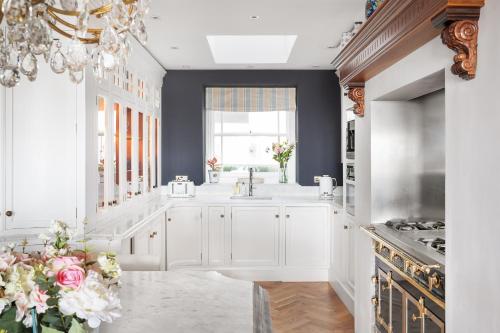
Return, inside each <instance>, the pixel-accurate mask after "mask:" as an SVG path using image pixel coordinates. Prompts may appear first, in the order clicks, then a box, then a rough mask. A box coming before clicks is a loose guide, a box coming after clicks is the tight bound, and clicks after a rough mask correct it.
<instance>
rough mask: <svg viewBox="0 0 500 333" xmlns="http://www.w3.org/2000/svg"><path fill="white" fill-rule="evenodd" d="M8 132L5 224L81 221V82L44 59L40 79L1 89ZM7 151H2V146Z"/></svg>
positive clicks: (1, 114)
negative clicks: (54, 69)
mask: <svg viewBox="0 0 500 333" xmlns="http://www.w3.org/2000/svg"><path fill="white" fill-rule="evenodd" d="M1 89H2V90H3V91H4V92H5V100H4V101H2V104H3V105H1V106H0V108H1V109H3V110H5V112H0V117H2V121H0V126H2V124H3V126H2V128H0V133H5V136H4V139H5V142H4V143H5V145H4V150H3V154H2V155H3V156H4V157H5V158H2V156H0V160H3V161H2V162H1V163H4V172H5V182H6V183H5V187H3V186H2V188H1V189H0V191H2V192H3V191H4V189H5V192H3V193H2V195H3V196H5V207H4V211H3V212H1V215H0V218H2V222H3V223H2V224H3V226H2V229H3V230H4V231H8V232H19V230H20V229H30V231H35V232H36V230H33V229H34V228H46V227H47V226H48V225H49V224H50V221H51V220H53V219H60V220H64V221H65V222H66V223H68V224H69V225H71V226H73V227H75V226H76V214H77V127H76V124H77V103H78V101H79V99H80V98H83V96H81V95H79V94H78V87H77V86H75V85H74V84H71V83H70V82H69V79H68V78H67V77H66V76H64V77H61V76H59V75H56V74H54V73H52V72H51V71H50V69H49V68H48V66H46V65H45V64H41V66H40V68H39V75H38V80H37V81H35V82H29V81H28V80H23V81H22V82H21V84H20V85H19V86H17V87H15V88H12V89H6V88H1ZM0 153H2V150H0Z"/></svg>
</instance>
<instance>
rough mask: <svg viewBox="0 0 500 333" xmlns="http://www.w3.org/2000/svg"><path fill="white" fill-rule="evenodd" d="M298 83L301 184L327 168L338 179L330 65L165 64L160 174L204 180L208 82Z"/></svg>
mask: <svg viewBox="0 0 500 333" xmlns="http://www.w3.org/2000/svg"><path fill="white" fill-rule="evenodd" d="M218 85H220V86H284V87H297V112H298V114H297V116H298V132H297V136H298V147H297V164H298V165H297V171H298V182H299V184H301V185H313V177H314V176H316V175H322V174H329V175H331V176H333V177H336V178H337V179H338V180H339V181H340V183H342V182H341V180H342V165H341V107H340V86H339V81H338V78H337V76H336V75H335V74H334V72H333V71H321V70H319V71H306V70H297V71H281V70H244V71H237V70H203V71H198V70H186V71H176V70H169V71H168V72H167V74H166V76H165V78H164V82H163V92H162V98H163V101H162V102H163V104H162V105H163V108H162V180H163V184H166V183H167V182H168V181H169V180H172V179H173V178H174V177H175V175H188V176H189V177H190V179H192V180H194V181H195V183H196V184H197V185H199V184H202V183H203V182H204V168H205V157H204V147H203V145H204V134H203V132H204V131H203V127H204V117H203V103H204V89H205V87H207V86H218Z"/></svg>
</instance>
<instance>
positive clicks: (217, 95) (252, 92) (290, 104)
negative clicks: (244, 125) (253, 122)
mask: <svg viewBox="0 0 500 333" xmlns="http://www.w3.org/2000/svg"><path fill="white" fill-rule="evenodd" d="M205 101H206V102H205V103H206V105H205V108H206V110H207V111H225V112H266V111H296V110H297V103H296V89H295V88H278V87H276V88H272V87H271V88H268V87H262V88H255V87H247V88H244V87H208V88H206V91H205Z"/></svg>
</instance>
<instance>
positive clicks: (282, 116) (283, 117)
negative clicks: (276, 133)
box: [278, 111, 295, 140]
mask: <svg viewBox="0 0 500 333" xmlns="http://www.w3.org/2000/svg"><path fill="white" fill-rule="evenodd" d="M278 113H279V125H280V135H281V136H285V135H287V134H288V133H290V132H291V131H290V130H291V128H288V127H289V123H290V122H289V121H288V120H289V117H295V113H294V112H285V111H280V112H278ZM282 140H283V138H282Z"/></svg>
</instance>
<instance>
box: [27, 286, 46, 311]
mask: <svg viewBox="0 0 500 333" xmlns="http://www.w3.org/2000/svg"><path fill="white" fill-rule="evenodd" d="M30 297H31V298H32V301H33V303H35V307H36V312H37V313H45V311H47V309H48V308H49V306H48V305H47V300H48V299H49V298H50V296H49V295H47V291H45V290H41V289H40V287H39V286H38V285H36V286H35V289H33V291H32V292H31V294H30Z"/></svg>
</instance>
